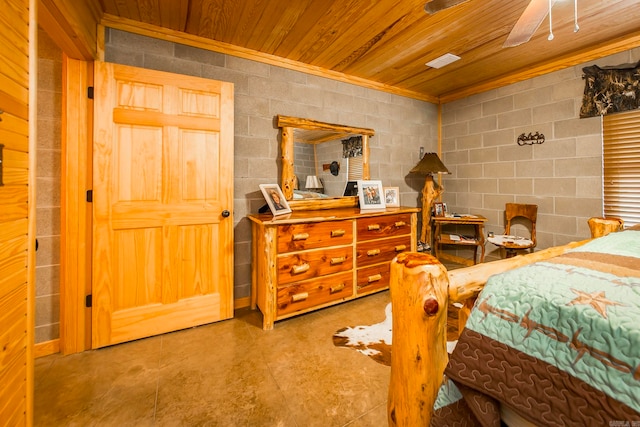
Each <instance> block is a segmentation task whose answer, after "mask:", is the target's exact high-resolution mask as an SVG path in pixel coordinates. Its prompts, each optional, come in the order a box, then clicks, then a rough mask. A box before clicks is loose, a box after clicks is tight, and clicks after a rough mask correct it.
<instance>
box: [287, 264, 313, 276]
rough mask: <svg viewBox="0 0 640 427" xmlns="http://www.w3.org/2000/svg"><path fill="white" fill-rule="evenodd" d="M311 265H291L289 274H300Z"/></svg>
mask: <svg viewBox="0 0 640 427" xmlns="http://www.w3.org/2000/svg"><path fill="white" fill-rule="evenodd" d="M309 268H311V266H310V265H309V264H301V265H294V266H293V267H291V274H300V273H304V272H305V271H308V270H309Z"/></svg>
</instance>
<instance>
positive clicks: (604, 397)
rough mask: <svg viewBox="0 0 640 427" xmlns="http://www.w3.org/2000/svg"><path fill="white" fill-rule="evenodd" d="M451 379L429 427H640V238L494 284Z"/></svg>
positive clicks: (614, 239) (619, 237) (611, 238)
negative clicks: (506, 419)
mask: <svg viewBox="0 0 640 427" xmlns="http://www.w3.org/2000/svg"><path fill="white" fill-rule="evenodd" d="M445 376H446V378H445V381H444V383H443V385H442V387H441V389H440V392H439V394H438V398H437V400H436V403H435V406H434V415H433V418H432V421H431V425H432V426H445V425H446V426H453V425H460V426H464V425H468V426H472V425H486V426H500V406H499V405H500V404H503V405H507V406H508V407H510V408H511V409H512V410H513V411H515V412H516V413H517V414H519V415H520V416H522V417H523V418H525V419H527V420H529V421H531V422H533V423H534V424H536V425H548V426H573V425H575V426H589V425H598V426H612V425H626V426H634V425H637V426H640V230H625V231H622V232H618V233H612V234H609V235H607V236H604V237H601V238H598V239H594V240H592V241H590V242H588V243H586V244H585V245H583V246H580V247H578V248H575V249H573V250H571V251H568V252H566V253H565V254H563V255H561V256H558V257H554V258H551V259H549V260H546V261H541V262H537V263H534V264H531V265H528V266H525V267H521V268H517V269H514V270H510V271H507V272H505V273H502V274H498V275H495V276H492V277H491V278H490V279H489V280H488V281H487V284H486V286H485V288H484V289H483V291H482V292H481V294H480V295H479V296H478V299H477V301H476V304H475V307H474V309H473V310H472V312H471V316H470V318H469V320H468V322H467V324H466V326H465V328H464V329H463V331H462V333H461V335H460V339H459V340H458V344H457V346H456V348H455V350H454V351H453V353H452V354H451V356H450V360H449V364H448V366H447V368H446V370H445Z"/></svg>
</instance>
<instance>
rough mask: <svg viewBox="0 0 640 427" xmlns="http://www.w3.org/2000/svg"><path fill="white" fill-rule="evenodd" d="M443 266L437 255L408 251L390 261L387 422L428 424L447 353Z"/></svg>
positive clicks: (405, 425) (400, 425)
mask: <svg viewBox="0 0 640 427" xmlns="http://www.w3.org/2000/svg"><path fill="white" fill-rule="evenodd" d="M448 283H449V282H448V277H447V270H446V269H445V268H444V266H443V265H442V264H441V263H440V262H439V261H438V259H437V258H435V257H433V256H431V255H428V254H424V253H415V252H407V253H402V254H400V255H398V257H397V258H396V259H395V260H394V261H393V262H392V263H391V277H390V284H389V287H390V293H391V300H392V303H393V306H392V324H393V332H392V333H393V356H392V357H391V380H390V384H389V397H388V401H387V418H388V422H389V426H393V427H396V426H397V427H410V426H427V425H429V420H430V419H431V414H432V410H433V403H434V402H435V399H436V395H437V393H438V388H439V387H440V383H441V382H442V375H443V373H444V368H445V366H446V364H447V361H448V355H447V332H446V331H447V328H446V323H447V305H448Z"/></svg>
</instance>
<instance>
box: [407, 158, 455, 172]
mask: <svg viewBox="0 0 640 427" xmlns="http://www.w3.org/2000/svg"><path fill="white" fill-rule="evenodd" d="M438 172H440V173H451V172H449V170H448V169H447V167H446V166H445V165H444V164H443V163H442V161H441V160H440V158H439V157H438V155H437V154H436V153H426V154H425V155H424V156H422V159H420V161H419V162H418V164H417V165H415V166H414V167H413V169H411V170H410V171H409V173H417V174H421V175H431V174H433V173H438Z"/></svg>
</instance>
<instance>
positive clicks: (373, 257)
mask: <svg viewBox="0 0 640 427" xmlns="http://www.w3.org/2000/svg"><path fill="white" fill-rule="evenodd" d="M410 250H411V236H410V235H409V236H400V237H393V238H391V239H380V240H372V241H368V242H362V243H358V244H357V246H356V265H357V266H358V267H364V266H367V265H372V264H378V263H381V262H386V261H391V260H392V259H393V258H394V257H395V256H396V255H398V254H399V253H401V252H407V251H410Z"/></svg>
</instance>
